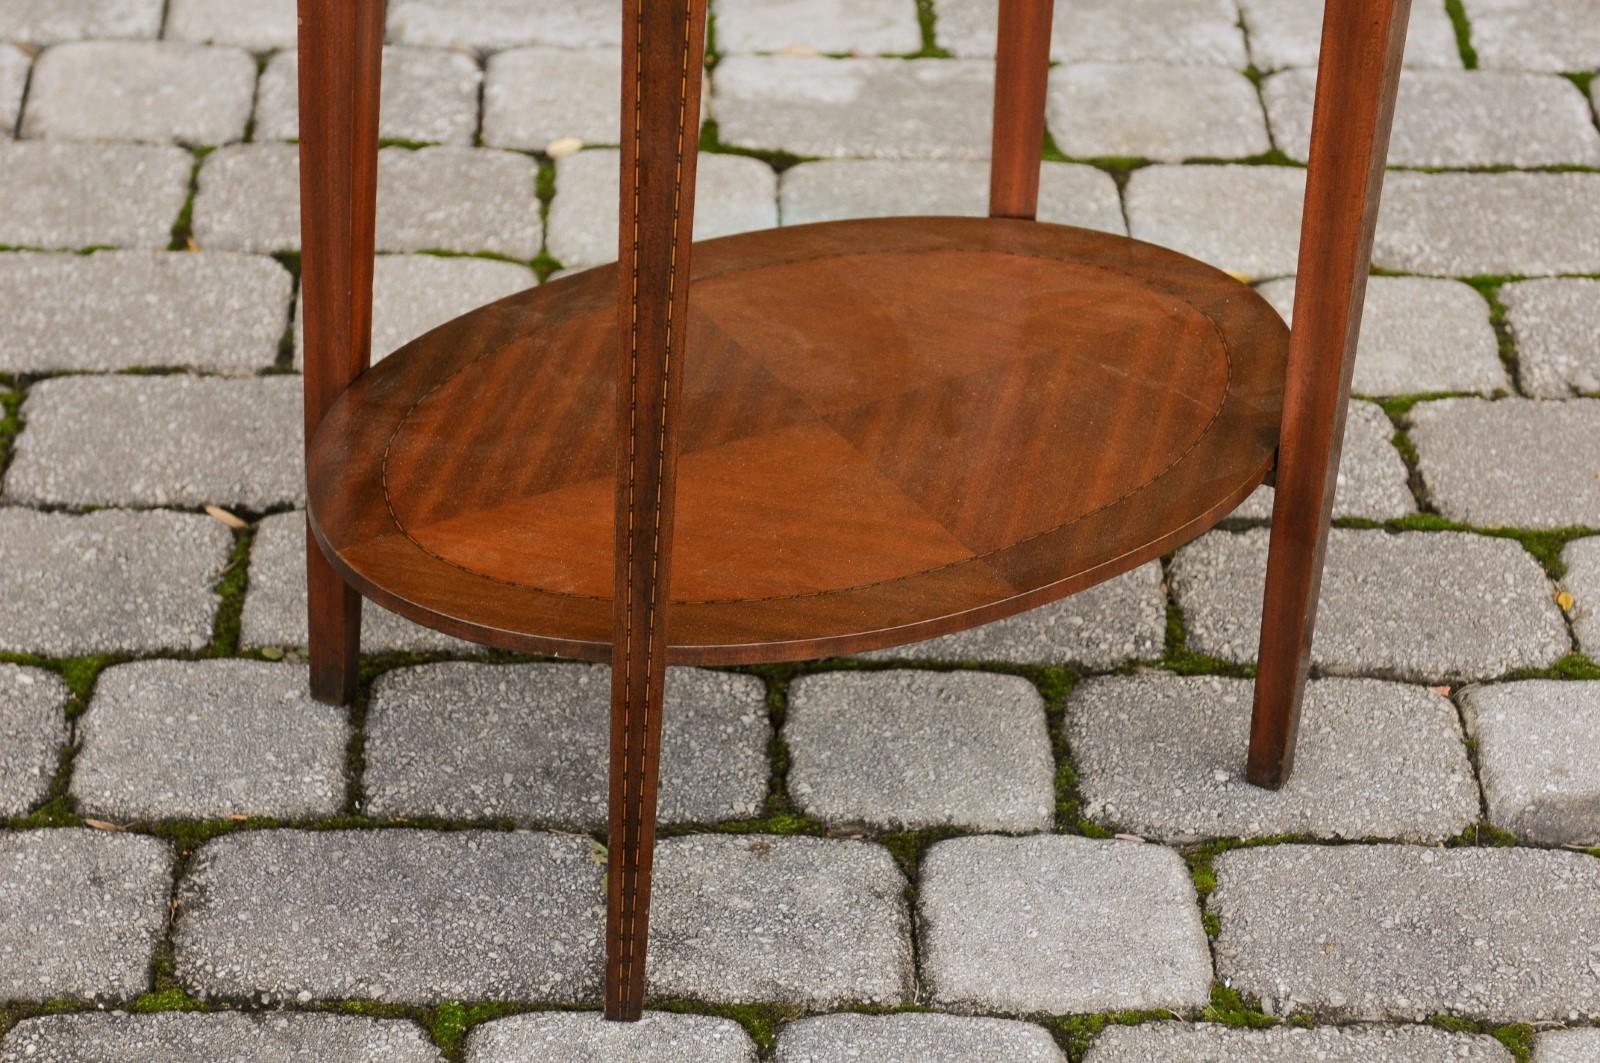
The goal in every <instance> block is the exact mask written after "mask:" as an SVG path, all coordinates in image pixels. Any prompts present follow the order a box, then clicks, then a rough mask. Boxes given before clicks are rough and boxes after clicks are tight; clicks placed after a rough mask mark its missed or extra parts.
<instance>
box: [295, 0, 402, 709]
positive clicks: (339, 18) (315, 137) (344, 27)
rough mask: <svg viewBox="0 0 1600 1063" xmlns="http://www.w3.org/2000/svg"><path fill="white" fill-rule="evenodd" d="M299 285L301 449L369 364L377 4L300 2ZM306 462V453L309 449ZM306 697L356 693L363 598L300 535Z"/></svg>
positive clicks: (375, 0) (339, 699)
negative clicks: (301, 319)
mask: <svg viewBox="0 0 1600 1063" xmlns="http://www.w3.org/2000/svg"><path fill="white" fill-rule="evenodd" d="M299 13H300V101H301V104H300V186H301V207H300V225H301V241H302V243H301V247H302V251H301V289H300V308H301V313H302V314H303V315H304V316H305V429H306V441H307V446H308V447H309V446H310V440H311V438H312V436H313V434H314V433H315V432H316V430H317V427H318V425H320V424H321V423H322V418H323V415H324V414H325V413H327V411H328V409H329V408H330V407H331V406H332V405H333V403H334V401H335V400H336V399H338V397H339V395H340V394H341V393H342V392H343V391H344V389H345V388H346V387H347V386H348V385H349V384H350V382H351V381H352V380H354V379H355V378H356V377H357V376H359V375H360V374H361V372H362V371H363V370H365V369H366V368H367V365H368V363H369V361H370V359H371V348H372V269H373V250H374V238H375V234H376V214H377V196H378V94H379V85H380V73H381V68H382V54H383V13H384V5H383V0H348V2H343V3H328V2H325V0H300V5H299ZM308 459H309V452H308ZM306 594H307V598H308V602H309V615H308V617H307V621H308V625H309V637H308V643H309V645H308V649H309V650H310V656H311V693H312V695H313V696H314V697H316V698H318V699H319V700H322V701H327V702H332V703H334V704H340V705H342V704H348V703H349V701H350V700H351V698H353V697H354V696H355V690H356V676H357V669H358V664H359V661H358V652H359V647H360V642H361V598H360V596H359V595H357V593H356V591H355V590H354V589H353V588H351V587H350V586H349V585H348V584H346V582H345V581H344V580H343V579H342V578H341V577H340V575H339V573H338V572H337V571H336V570H335V569H334V568H333V566H332V565H330V564H329V563H328V560H327V558H326V557H324V556H323V553H322V551H321V550H320V549H318V547H317V546H316V544H315V542H314V540H313V539H312V538H311V537H309V536H308V537H307V550H306Z"/></svg>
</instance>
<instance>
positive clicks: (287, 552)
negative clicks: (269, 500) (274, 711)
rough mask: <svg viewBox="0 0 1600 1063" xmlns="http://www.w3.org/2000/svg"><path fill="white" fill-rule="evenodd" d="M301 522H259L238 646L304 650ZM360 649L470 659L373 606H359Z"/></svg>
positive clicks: (290, 518) (461, 647)
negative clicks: (457, 654) (462, 656)
mask: <svg viewBox="0 0 1600 1063" xmlns="http://www.w3.org/2000/svg"><path fill="white" fill-rule="evenodd" d="M306 609H307V604H306V517H305V514H304V513H298V512H295V513H275V514H273V515H272V516H270V517H263V518H262V520H261V523H260V524H258V525H257V527H256V538H255V542H254V543H253V544H252V545H251V547H250V586H249V587H248V588H247V589H246V591H245V597H244V612H243V614H242V615H241V617H240V621H239V644H240V645H241V646H243V647H244V648H245V649H254V648H256V647H260V646H294V647H304V646H305V645H306ZM361 649H362V651H363V652H365V653H392V652H412V653H427V652H446V653H472V652H474V651H476V650H477V649H478V647H477V646H475V645H474V644H473V643H470V642H464V641H462V640H461V639H458V638H454V637H452V636H450V635H446V634H444V633H443V632H441V631H435V630H434V629H432V628H427V627H423V626H422V625H420V624H414V623H412V622H411V621H409V620H406V619H405V618H403V617H401V616H398V615H397V614H395V613H391V612H390V611H389V610H387V609H385V608H383V606H381V605H378V604H377V603H376V602H370V601H363V602H362V615H361Z"/></svg>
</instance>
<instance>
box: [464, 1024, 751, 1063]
mask: <svg viewBox="0 0 1600 1063" xmlns="http://www.w3.org/2000/svg"><path fill="white" fill-rule="evenodd" d="M534 1059H550V1060H556V1059H559V1060H562V1061H563V1063H755V1061H756V1046H755V1043H754V1042H753V1041H751V1040H750V1035H749V1034H747V1033H745V1032H744V1029H743V1028H742V1027H741V1026H740V1025H739V1024H738V1023H736V1022H734V1021H733V1020H732V1019H720V1018H714V1017H712V1016H709V1015H678V1014H673V1013H670V1012H663V1011H647V1012H645V1014H644V1015H643V1017H641V1018H640V1019H639V1021H638V1022H607V1021H606V1020H605V1019H603V1018H601V1017H600V1016H599V1015H597V1014H594V1013H592V1012H582V1013H578V1012H570V1011H546V1012H535V1013H533V1014H528V1015H514V1016H512V1017H511V1018H509V1019H497V1020H496V1021H494V1022H489V1023H485V1024H483V1025H482V1026H478V1027H475V1028H474V1029H473V1031H472V1033H471V1035H470V1036H468V1038H467V1063H523V1061H524V1060H534Z"/></svg>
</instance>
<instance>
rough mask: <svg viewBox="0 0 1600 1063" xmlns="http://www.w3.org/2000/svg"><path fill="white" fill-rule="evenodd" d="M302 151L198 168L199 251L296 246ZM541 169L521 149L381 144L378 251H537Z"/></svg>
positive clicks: (268, 148)
mask: <svg viewBox="0 0 1600 1063" xmlns="http://www.w3.org/2000/svg"><path fill="white" fill-rule="evenodd" d="M299 167H300V161H299V150H298V149H297V148H296V147H294V146H293V145H288V144H242V145H236V146H232V147H227V148H223V149H221V150H219V151H217V152H215V153H213V154H212V155H210V156H208V157H207V159H206V162H205V165H204V166H202V167H201V170H200V192H199V195H198V196H197V197H196V198H195V208H194V233H195V239H196V240H197V241H198V242H199V243H200V246H202V247H208V248H209V247H215V248H222V249H225V250H239V251H293V250H296V249H298V248H299V246H300V192H299V181H300V171H299ZM536 177H537V167H536V166H535V165H534V162H533V160H532V159H530V158H528V157H527V156H525V155H514V154H512V153H510V152H503V151H486V150H480V149H472V148H455V147H433V148H420V149H418V150H415V151H412V150H409V149H407V148H398V147H391V148H385V149H384V150H383V151H381V152H380V153H379V155H378V238H377V243H378V250H380V251H422V250H429V251H434V250H438V251H459V252H464V253H468V254H473V253H477V252H482V251H492V252H496V253H499V254H504V255H510V256H511V257H513V258H519V259H531V258H533V257H534V256H535V255H537V254H538V253H539V245H540V236H541V232H540V222H539V201H538V197H537V192H536Z"/></svg>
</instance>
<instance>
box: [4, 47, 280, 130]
mask: <svg viewBox="0 0 1600 1063" xmlns="http://www.w3.org/2000/svg"><path fill="white" fill-rule="evenodd" d="M255 90H256V64H255V60H254V59H252V58H251V57H250V54H249V53H248V52H245V51H243V50H242V49H238V48H206V47H202V46H200V45H196V44H182V43H179V42H176V41H85V42H82V43H77V44H62V45H57V46H56V47H54V48H49V49H47V50H46V51H45V53H44V54H43V55H41V56H40V57H39V61H38V62H37V63H36V64H35V66H34V70H33V82H32V84H31V86H30V88H29V90H28V109H27V111H26V112H25V113H24V114H23V116H22V135H23V136H26V137H40V138H44V139H47V140H142V141H151V142H156V143H168V142H173V141H176V142H178V143H183V144H225V143H228V142H229V141H234V140H239V139H240V138H242V137H243V136H244V129H245V124H246V123H247V122H248V121H249V120H250V107H251V104H252V102H253V101H254V99H255Z"/></svg>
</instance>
